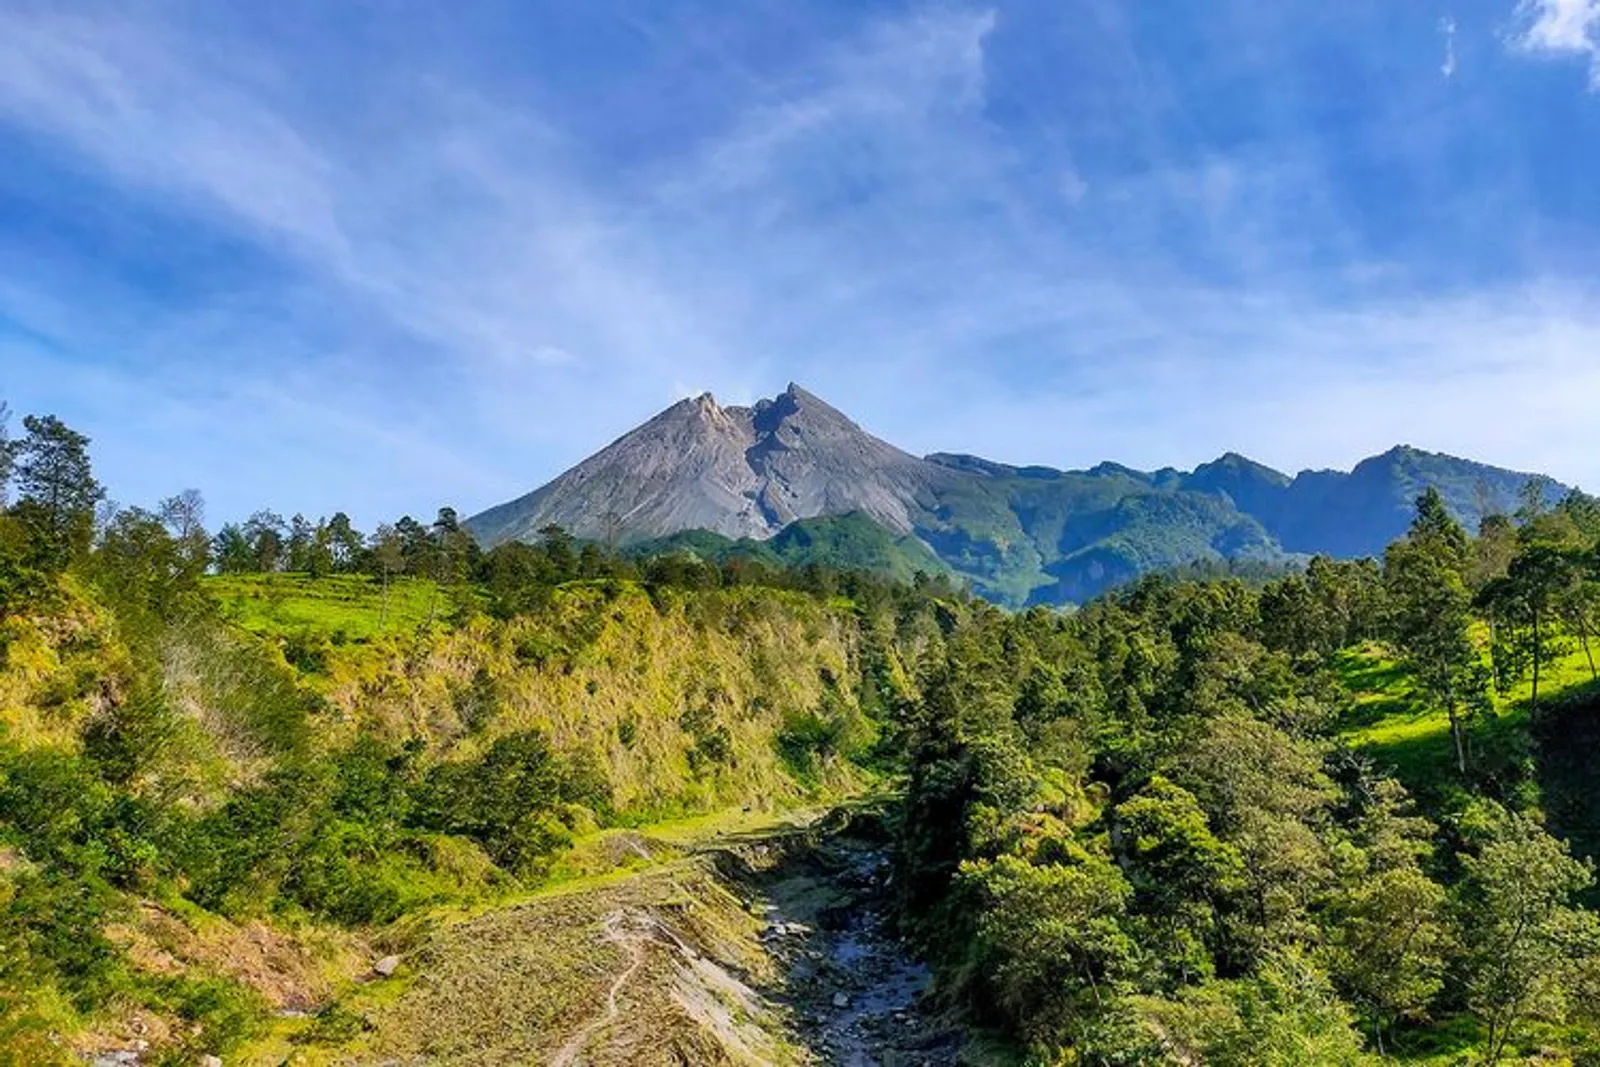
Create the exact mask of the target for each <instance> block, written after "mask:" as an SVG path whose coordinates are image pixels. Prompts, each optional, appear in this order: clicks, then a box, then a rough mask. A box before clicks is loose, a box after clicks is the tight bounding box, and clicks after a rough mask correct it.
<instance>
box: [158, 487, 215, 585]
mask: <svg viewBox="0 0 1600 1067" xmlns="http://www.w3.org/2000/svg"><path fill="white" fill-rule="evenodd" d="M157 511H158V514H159V515H160V516H161V521H162V522H163V523H164V524H165V525H166V527H167V531H168V532H169V533H171V534H172V538H173V540H174V541H176V542H177V548H178V554H179V556H180V558H181V559H182V560H183V565H184V568H185V569H186V570H187V571H188V572H189V573H191V574H193V575H195V576H196V577H198V576H199V575H201V574H203V573H205V569H206V567H208V566H209V565H210V563H211V538H210V536H209V535H208V534H207V533H206V502H205V498H204V497H203V496H201V495H200V490H198V489H185V490H184V491H183V492H181V493H179V494H178V495H177V496H169V497H168V498H167V499H165V500H163V501H162V502H161V504H160V506H159V507H158V509H157Z"/></svg>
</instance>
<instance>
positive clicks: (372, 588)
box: [205, 574, 450, 641]
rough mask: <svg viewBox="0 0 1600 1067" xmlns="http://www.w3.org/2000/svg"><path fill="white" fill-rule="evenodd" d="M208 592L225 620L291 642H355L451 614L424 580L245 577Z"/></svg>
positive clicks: (210, 583)
mask: <svg viewBox="0 0 1600 1067" xmlns="http://www.w3.org/2000/svg"><path fill="white" fill-rule="evenodd" d="M205 588H206V590H207V591H208V592H210V593H211V595H212V596H213V597H214V598H215V599H216V600H217V602H218V604H220V605H221V607H222V612H223V615H224V616H225V617H226V618H227V619H228V620H229V621H231V622H233V623H234V624H235V625H237V626H239V627H242V628H243V629H246V630H249V631H251V632H252V633H257V634H263V635H268V636H280V637H281V636H287V635H291V634H297V633H303V632H306V631H311V632H314V633H318V634H325V635H327V636H329V637H333V638H338V637H343V638H344V639H346V640H351V641H367V640H371V639H372V638H374V637H377V636H379V635H380V634H383V633H396V632H405V631H408V630H414V629H416V628H417V627H418V626H420V625H422V624H423V623H425V622H426V621H427V620H428V618H429V617H430V615H431V616H433V617H436V618H437V617H440V616H443V615H444V614H445V613H447V612H448V611H449V610H450V603H449V597H448V594H447V593H446V592H445V591H444V590H442V589H440V588H439V587H438V586H437V585H435V584H434V583H433V582H431V581H428V580H426V579H422V578H404V579H396V580H394V581H392V582H390V583H389V592H388V597H387V600H388V604H387V607H386V606H385V603H384V601H385V596H384V592H383V587H382V584H381V583H380V582H379V581H378V580H376V579H374V578H371V577H369V576H367V575H362V574H339V575H330V576H327V577H323V578H313V577H311V576H310V575H306V574H241V575H218V576H216V577H212V578H207V579H206V581H205Z"/></svg>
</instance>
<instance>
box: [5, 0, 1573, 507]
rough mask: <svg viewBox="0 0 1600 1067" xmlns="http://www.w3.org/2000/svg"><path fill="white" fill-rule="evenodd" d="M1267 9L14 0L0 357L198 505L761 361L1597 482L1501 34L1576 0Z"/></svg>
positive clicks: (961, 398)
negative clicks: (431, 16) (1412, 448)
mask: <svg viewBox="0 0 1600 1067" xmlns="http://www.w3.org/2000/svg"><path fill="white" fill-rule="evenodd" d="M1288 8H1293V9H1294V10H1293V11H1290V10H1288ZM1288 8H1285V9H1283V10H1280V9H1279V8H1278V7H1277V6H1274V7H1273V8H1270V9H1264V8H1262V7H1261V6H1260V5H1256V4H1251V3H1247V2H1245V0H1232V2H1226V3H1222V4H1219V5H1216V6H1215V8H1213V9H1211V10H1209V11H1208V12H1206V14H1205V17H1201V16H1200V14H1199V13H1193V14H1189V15H1183V14H1177V15H1174V14H1172V13H1170V12H1169V13H1168V16H1167V17H1156V16H1155V15H1154V14H1151V13H1143V14H1142V13H1140V12H1138V11H1136V10H1133V9H1130V8H1128V7H1127V6H1125V5H1121V4H1117V3H1114V2H1112V0H1070V2H1066V3H1046V2H1044V0H999V2H997V3H994V4H992V5H989V4H984V5H975V6H960V5H938V6H922V5H907V4H904V3H900V2H891V0H880V2H874V3H869V4H844V3H842V2H840V3H828V2H822V0H814V2H812V3H808V4H805V5H779V4H768V3H756V4H752V5H738V6H732V7H730V6H728V5H715V4H711V3H709V2H705V0H672V2H667V3H651V4H646V3H643V2H642V0H605V2H603V3H600V2H597V3H596V4H594V5H585V6H584V7H583V8H581V9H577V8H574V9H564V10H560V11H558V10H555V9H549V10H540V9H538V8H537V7H528V6H521V5H497V4H493V3H488V2H484V3H473V4H467V5H463V6H462V8H461V10H460V11H459V12H457V13H456V14H455V15H454V16H452V18H451V19H449V20H433V21H429V20H428V18H427V17H425V16H424V15H423V14H421V13H420V12H413V15H414V17H413V18H412V19H411V20H409V21H405V20H400V19H398V18H396V17H395V14H394V12H393V11H392V10H390V9H387V8H383V7H378V6H372V7H368V6H363V5H355V6H352V7H351V8H350V9H349V12H347V13H346V14H345V16H344V17H343V18H342V19H335V18H332V17H329V16H328V15H327V13H326V11H325V9H323V8H322V7H320V6H317V5H311V4H293V3H291V4H286V5H276V6H274V7H273V8H272V9H270V10H266V9H261V8H258V7H255V6H244V5H237V6H235V5H185V4H183V3H181V2H172V3H159V4H142V3H140V4H133V5H120V4H119V5H107V6H105V7H103V8H100V9H97V10H95V9H90V8H88V7H80V8H79V9H78V11H77V12H76V13H75V14H63V13H62V12H61V11H60V10H59V9H57V8H54V7H53V6H27V5H22V6H18V7H15V8H8V9H5V10H0V152H3V153H5V154H6V155H7V156H8V158H10V159H12V160H13V161H14V165H13V166H11V167H8V168H6V170H5V172H4V173H0V364H3V366H4V368H5V370H4V374H3V375H0V394H3V395H4V396H5V398H6V399H8V400H10V401H11V403H12V406H13V407H15V408H18V409H21V410H43V409H50V410H55V411H58V412H60V413H61V414H62V415H63V416H64V417H66V418H67V419H68V420H69V421H71V422H73V423H74V424H75V425H81V426H82V427H83V428H84V429H85V430H86V431H88V432H90V433H91V434H92V435H93V436H94V437H95V438H96V441H97V446H98V455H99V459H100V463H101V467H102V470H103V472H104V474H105V477H106V480H107V481H108V482H109V483H110V484H111V486H112V488H113V491H114V492H115V493H116V494H117V495H118V496H119V497H121V498H123V499H127V500H130V501H143V500H148V499H151V498H153V497H154V496H157V495H160V494H162V493H165V492H170V491H172V490H175V489H177V488H181V487H183V486H185V485H199V486H200V487H201V488H202V489H204V490H205V491H206V492H207V494H208V496H209V497H210V499H211V501H212V511H213V513H214V514H216V515H218V516H219V517H220V516H222V515H236V514H241V513H244V512H246V511H248V510H251V509H253V508H255V507H258V506H271V507H274V508H277V509H279V510H282V511H295V510H304V511H307V512H319V511H320V512H327V511H332V510H334V509H337V508H343V509H345V510H349V511H351V512H352V513H354V514H355V515H356V516H357V517H358V519H360V520H361V521H365V522H369V523H370V522H373V521H377V520H378V519H381V518H388V517H392V516H393V515H395V514H397V513H399V512H401V511H413V512H426V511H427V510H428V509H430V508H431V507H433V506H436V505H437V504H440V503H446V502H448V503H453V504H455V505H456V506H458V507H461V508H463V509H464V510H473V509H475V508H477V507H480V506H485V505H488V504H491V503H494V502H497V501H498V500H500V499H503V498H505V497H508V496H510V495H513V494H515V493H518V492H522V491H525V490H526V489H528V488H531V487H532V486H533V485H536V484H538V483H540V482H542V481H544V480H545V479H547V478H548V477H550V476H552V475H553V474H555V473H557V472H558V471H559V470H560V469H561V468H562V467H563V466H565V465H566V464H569V463H571V462H573V461H575V460H576V459H578V458H580V457H581V456H582V455H584V454H586V453H587V452H589V451H592V450H593V449H594V448H596V447H598V446H599V445H601V444H603V443H605V442H606V441H608V440H610V439H611V438H612V437H614V436H616V435H617V434H618V433H620V432H622V431H623V430H625V429H627V428H628V427H629V426H630V425H632V424H634V423H636V422H638V421H640V420H641V419H643V418H645V417H647V416H648V415H650V414H652V413H653V412H654V411H655V410H656V409H658V408H659V407H661V406H663V405H664V404H666V403H668V402H671V401H672V400H673V399H675V398H676V397H677V396H679V395H682V394H683V393H684V392H685V391H686V390H688V389H692V390H694V391H699V390H700V389H707V388H708V389H712V390H714V391H715V392H716V393H717V394H718V396H719V397H723V398H725V399H727V400H729V401H734V402H747V401H749V400H750V399H752V398H754V397H757V396H760V395H763V394H766V393H770V392H772V391H774V390H775V389H778V388H781V387H782V385H783V383H784V382H786V381H788V380H790V379H796V380H799V381H801V382H803V383H805V384H806V385H807V386H808V387H810V388H812V389H813V390H814V391H816V392H819V393H820V394H822V395H823V396H825V397H828V398H829V399H831V400H833V401H834V402H836V403H837V404H838V405H839V406H841V407H843V408H844V409H846V410H847V411H849V412H850V413H852V414H853V415H856V416H857V417H858V418H859V419H860V420H861V421H862V422H863V423H864V424H866V425H867V426H868V428H869V429H872V430H874V431H876V432H879V433H880V434H882V435H883V436H886V437H888V438H890V439H891V440H894V441H895V442H896V443H899V444H902V445H904V446H906V447H909V448H912V449H916V450H927V451H931V450H936V449H940V450H951V449H961V450H969V451H975V452H980V453H986V454H990V455H993V456H995V457H996V458H1000V459H1007V460H1016V461H1024V462H1046V463H1054V464H1059V465H1087V464H1090V463H1093V462H1095V461H1097V460H1099V459H1102V458H1108V457H1109V458H1115V459H1118V460H1121V461H1124V462H1129V463H1135V464H1140V465H1144V466H1160V465H1164V464H1168V463H1171V464H1180V465H1188V464H1192V463H1196V462H1200V461H1203V460H1205V459H1208V458H1211V457H1212V456H1214V455H1216V454H1218V453H1220V452H1221V451H1224V450H1226V449H1237V450H1241V451H1245V452H1247V453H1249V454H1252V455H1254V456H1256V457H1257V458H1259V459H1261V460H1263V461H1265V462H1268V463H1272V464H1275V465H1278V466H1280V467H1284V468H1288V469H1297V468H1299V467H1302V466H1329V465H1348V464H1349V463H1351V462H1353V461H1355V460H1356V459H1359V458H1361V456H1363V455H1366V454H1370V453H1371V452H1375V451H1379V450H1381V449H1383V448H1386V447H1388V446H1390V445H1392V444H1394V443H1397V442H1401V441H1404V442H1408V443H1412V444H1415V445H1418V446H1422V447H1435V448H1441V449H1446V450H1450V451H1455V452H1458V453H1465V454H1470V455H1473V456H1475V457H1478V458H1483V459H1487V460H1490V461H1493V462H1499V463H1504V464H1507V465H1512V466H1518V467H1522V468H1526V469H1541V470H1547V471H1549V472H1550V473H1552V474H1555V475H1557V476H1558V477H1561V478H1564V479H1567V480H1573V481H1580V482H1584V483H1586V484H1590V485H1595V484H1600V467H1597V466H1595V464H1596V462H1597V461H1596V460H1595V458H1594V457H1595V456H1597V455H1600V448H1597V447H1596V446H1597V445H1600V436H1597V431H1596V430H1595V429H1594V427H1595V425H1596V420H1595V419H1594V418H1593V414H1592V411H1591V410H1590V407H1591V405H1588V404H1586V403H1585V402H1584V400H1583V398H1584V397H1594V396H1597V395H1600V368H1597V363H1600V361H1595V360H1593V359H1592V358H1591V356H1590V353H1592V352H1593V351H1595V350H1597V349H1596V343H1597V341H1600V313H1597V312H1595V311H1594V310H1592V309H1593V308H1595V307H1596V306H1600V305H1597V304H1596V303H1595V301H1594V299H1593V296H1594V293H1595V283H1596V274H1597V273H1600V271H1597V270H1596V264H1595V263H1594V261H1593V259H1592V254H1591V253H1590V252H1589V251H1588V249H1590V248H1592V247H1594V242H1593V238H1594V237H1595V236H1596V233H1595V231H1596V227H1597V223H1600V194H1596V193H1595V192H1593V191H1592V190H1591V189H1590V188H1589V184H1590V183H1587V181H1586V180H1580V179H1581V176H1582V175H1585V174H1587V173H1591V172H1592V165H1593V164H1594V163H1595V162H1596V160H1594V159H1593V158H1592V157H1589V156H1585V155H1584V153H1581V152H1580V153H1578V155H1577V158H1574V153H1573V152H1572V150H1571V147H1570V146H1571V145H1572V144H1574V143H1581V142H1582V141H1583V137H1582V134H1584V133H1594V132H1600V131H1597V130H1594V129H1593V127H1594V125H1595V123H1596V121H1597V120H1596V117H1595V115H1594V111H1593V108H1594V97H1593V96H1592V95H1590V94H1587V93H1584V92H1582V90H1581V88H1580V89H1579V90H1578V91H1574V90H1573V87H1572V86H1571V85H1570V83H1564V82H1563V79H1561V78H1559V77H1554V76H1551V75H1552V73H1553V71H1546V70H1544V68H1545V65H1544V64H1535V63H1529V62H1526V60H1527V59H1528V58H1531V57H1534V56H1537V55H1544V54H1550V53H1562V54H1568V55H1575V56H1584V55H1587V56H1588V57H1589V58H1590V59H1591V60H1592V59H1593V58H1594V54H1595V53H1594V50H1593V48H1592V47H1591V46H1592V44H1593V40H1594V29H1595V19H1594V17H1593V16H1594V9H1593V8H1592V6H1591V5H1589V4H1585V3H1573V2H1572V0H1542V2H1540V0H1534V2H1530V3H1526V4H1524V5H1523V6H1522V7H1521V8H1519V9H1517V10H1515V11H1512V12H1508V11H1507V10H1505V8H1504V0H1497V2H1495V3H1490V2H1488V0H1484V2H1482V3H1478V4H1474V3H1471V2H1469V3H1466V4H1463V5H1460V6H1459V7H1457V8H1456V9H1453V10H1452V11H1451V12H1450V13H1449V14H1447V15H1445V16H1444V17H1443V21H1441V18H1440V15H1439V13H1438V12H1437V11H1434V12H1432V13H1431V14H1430V13H1428V12H1422V11H1418V12H1407V13H1401V14H1396V12H1395V9H1394V8H1393V7H1392V5H1388V4H1383V3H1379V2H1378V0H1371V2H1370V3H1355V4H1351V5H1340V6H1339V7H1338V8H1337V9H1330V8H1328V7H1327V6H1326V5H1312V4H1309V3H1307V4H1305V5H1288ZM1508 16H1509V17H1511V18H1512V19H1513V22H1514V23H1515V26H1516V32H1515V33H1514V34H1513V35H1511V36H1510V37H1509V38H1508V37H1507V36H1506V31H1505V26H1506V25H1507V18H1508ZM1441 35H1442V36H1443V38H1444V47H1445V58H1444V61H1443V70H1442V72H1441V69H1440V60H1439V47H1440V37H1441ZM1508 40H1509V43H1510V46H1511V47H1509V48H1508V47H1506V43H1507V41H1508ZM1468 59H1470V62H1459V60H1468ZM1441 73H1443V75H1444V77H1442V78H1441V77H1440V75H1441ZM1380 87H1381V88H1380ZM1530 106H1533V107H1537V108H1538V109H1540V110H1541V113H1542V114H1544V115H1545V116H1546V118H1547V119H1548V120H1549V121H1548V122H1547V123H1542V124H1540V126H1538V127H1533V126H1526V125H1524V124H1523V123H1522V121H1521V117H1522V116H1523V115H1525V114H1526V113H1527V112H1528V109H1529V107H1530ZM1551 129H1560V130H1561V131H1563V132H1562V134H1561V135H1559V136H1558V135H1557V134H1554V133H1551V132H1549V131H1550V130H1551Z"/></svg>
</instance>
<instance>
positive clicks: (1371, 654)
mask: <svg viewBox="0 0 1600 1067" xmlns="http://www.w3.org/2000/svg"><path fill="white" fill-rule="evenodd" d="M1573 645H1574V646H1576V642H1573ZM1334 670H1335V671H1336V673H1337V674H1338V675H1339V677H1340V679H1341V680H1342V681H1343V682H1344V684H1345V687H1346V689H1348V690H1349V691H1350V693H1351V696H1352V698H1353V706H1352V708H1351V710H1350V711H1349V712H1348V713H1347V714H1346V716H1345V719H1344V721H1343V723H1342V724H1341V729H1340V736H1341V737H1342V738H1343V739H1344V740H1345V741H1346V742H1347V743H1348V744H1350V745H1351V746H1352V747H1355V748H1359V749H1361V750H1363V751H1365V752H1367V753H1368V754H1370V755H1372V756H1373V757H1374V758H1375V759H1377V760H1378V761H1379V762H1380V763H1382V764H1384V765H1386V766H1389V767H1392V768H1393V769H1394V770H1395V771H1396V773H1397V774H1398V775H1399V776H1400V778H1401V780H1402V781H1404V782H1406V783H1407V784H1408V785H1413V786H1415V785H1418V784H1423V783H1427V782H1429V781H1430V780H1434V779H1437V778H1438V777H1439V776H1440V775H1443V774H1448V773H1449V771H1450V768H1451V766H1452V765H1453V763H1454V761H1455V750H1454V745H1453V743H1452V741H1451V739H1450V720H1449V717H1448V716H1447V715H1446V714H1445V712H1444V711H1443V710H1442V709H1439V708H1436V707H1433V706H1431V705H1429V704H1428V703H1427V702H1425V701H1424V700H1423V699H1421V697H1420V696H1419V695H1418V694H1417V693H1416V691H1415V686H1414V684H1413V680H1412V678H1411V674H1410V672H1409V671H1408V670H1407V669H1406V667H1405V666H1404V665H1403V664H1401V663H1400V662H1398V661H1397V660H1396V659H1395V658H1394V656H1393V655H1392V654H1391V653H1390V652H1389V651H1388V650H1387V649H1385V648H1384V647H1383V646H1382V645H1379V644H1376V643H1372V644H1367V645H1362V646H1360V647H1357V648H1352V649H1347V650H1345V651H1343V652H1341V653H1339V654H1338V655H1337V656H1336V657H1335V660H1334ZM1592 687H1594V682H1593V681H1592V678H1591V675H1590V671H1589V662H1588V659H1587V657H1586V656H1585V655H1584V653H1583V651H1582V650H1581V649H1580V648H1577V647H1573V648H1571V649H1569V650H1568V651H1567V652H1566V653H1565V654H1564V655H1562V656H1560V657H1559V658H1557V659H1555V660H1553V661H1551V662H1550V663H1547V664H1545V665H1544V667H1543V669H1542V671H1541V676H1540V683H1539V700H1540V703H1541V704H1544V703H1553V702H1555V701H1558V700H1565V699H1570V698H1571V697H1572V696H1574V695H1576V694H1577V693H1579V692H1582V691H1584V690H1585V689H1587V688H1592ZM1532 697H1533V680H1532V678H1531V676H1530V677H1527V678H1524V679H1522V680H1521V681H1520V682H1519V683H1518V684H1517V685H1515V686H1514V687H1513V688H1512V689H1511V690H1510V691H1509V692H1507V693H1495V694H1493V698H1492V699H1493V709H1494V710H1493V714H1492V716H1490V717H1488V718H1484V719H1480V720H1479V721H1477V722H1475V723H1474V724H1473V727H1472V729H1471V731H1470V733H1471V741H1472V743H1473V744H1475V745H1484V744H1493V743H1495V742H1496V741H1497V740H1499V739H1501V738H1503V737H1504V736H1505V735H1506V734H1507V733H1508V732H1509V731H1518V730H1521V729H1523V728H1524V726H1525V725H1526V723H1527V718H1528V711H1529V707H1530V703H1531V701H1532Z"/></svg>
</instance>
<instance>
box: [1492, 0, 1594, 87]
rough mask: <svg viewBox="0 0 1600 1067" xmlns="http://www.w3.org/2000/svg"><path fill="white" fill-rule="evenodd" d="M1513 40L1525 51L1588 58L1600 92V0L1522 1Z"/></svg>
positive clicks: (1590, 84)
mask: <svg viewBox="0 0 1600 1067" xmlns="http://www.w3.org/2000/svg"><path fill="white" fill-rule="evenodd" d="M1516 17H1517V21H1518V28H1517V30H1516V31H1515V32H1514V34H1513V35H1512V43H1513V44H1514V45H1515V46H1516V47H1518V48H1520V49H1522V50H1523V51H1526V52H1530V53H1534V54H1543V55H1550V56H1558V57H1559V56H1566V57H1575V58H1584V59H1587V60H1588V61H1589V86H1590V88H1592V89H1594V90H1596V91H1600V0H1520V2H1519V4H1518V6H1517V15H1516Z"/></svg>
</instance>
